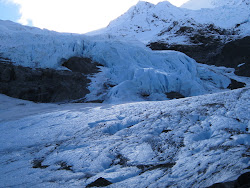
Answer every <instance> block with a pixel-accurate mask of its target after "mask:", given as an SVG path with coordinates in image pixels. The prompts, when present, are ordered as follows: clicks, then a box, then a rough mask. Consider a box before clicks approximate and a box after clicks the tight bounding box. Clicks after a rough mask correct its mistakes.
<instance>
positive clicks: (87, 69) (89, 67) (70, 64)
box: [62, 57, 102, 74]
mask: <svg viewBox="0 0 250 188" xmlns="http://www.w3.org/2000/svg"><path fill="white" fill-rule="evenodd" d="M62 65H63V66H65V67H67V68H68V69H70V70H71V71H72V72H80V73H83V74H93V73H97V72H99V68H98V67H97V66H102V65H100V64H98V63H97V62H93V61H92V60H91V59H89V58H83V57H71V58H69V59H68V60H67V61H65V62H64V63H63V64H62Z"/></svg>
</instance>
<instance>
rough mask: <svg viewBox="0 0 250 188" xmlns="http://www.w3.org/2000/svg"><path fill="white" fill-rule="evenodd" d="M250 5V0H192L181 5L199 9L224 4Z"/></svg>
mask: <svg viewBox="0 0 250 188" xmlns="http://www.w3.org/2000/svg"><path fill="white" fill-rule="evenodd" d="M246 5H250V1H249V0H190V1H188V2H186V3H184V4H183V5H182V6H181V7H182V8H187V9H192V10H198V9H202V8H215V7H222V6H246Z"/></svg>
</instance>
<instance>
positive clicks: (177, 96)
mask: <svg viewBox="0 0 250 188" xmlns="http://www.w3.org/2000/svg"><path fill="white" fill-rule="evenodd" d="M166 95H167V98H169V99H180V98H185V96H183V95H182V94H180V93H178V92H174V91H171V92H169V93H166Z"/></svg>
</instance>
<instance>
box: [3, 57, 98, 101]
mask: <svg viewBox="0 0 250 188" xmlns="http://www.w3.org/2000/svg"><path fill="white" fill-rule="evenodd" d="M75 61H77V65H76V63H75ZM64 66H66V67H67V68H69V69H70V70H71V71H69V70H54V69H49V68H47V69H43V68H33V69H32V68H29V67H22V66H20V65H19V66H15V65H13V63H11V62H9V61H8V60H7V59H5V61H4V63H3V62H2V63H1V60H0V93H2V94H5V95H8V96H11V97H15V98H19V99H25V100H29V101H34V102H70V101H71V102H73V101H79V102H80V101H83V100H84V97H85V96H86V94H88V93H89V90H88V89H87V87H88V85H89V83H90V81H91V80H90V79H89V76H90V75H91V74H93V73H97V72H98V68H97V67H96V66H97V64H94V63H92V61H91V60H90V59H86V58H76V57H75V58H71V59H69V60H68V61H66V62H65V63H64Z"/></svg>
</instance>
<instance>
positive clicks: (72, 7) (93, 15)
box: [0, 0, 188, 33]
mask: <svg viewBox="0 0 250 188" xmlns="http://www.w3.org/2000/svg"><path fill="white" fill-rule="evenodd" d="M160 1H162V0H148V2H151V3H154V4H156V3H158V2H160ZM169 1H170V2H171V3H172V4H174V5H176V6H180V5H181V4H183V3H184V2H186V1H188V0H169ZM137 2H138V0H0V19H3V20H6V19H8V20H12V21H16V22H19V23H22V24H24V25H30V26H35V27H39V28H46V29H50V30H55V31H59V32H72V33H86V32H89V31H93V30H97V29H99V28H103V27H106V26H107V25H108V23H109V22H110V21H111V20H114V19H115V18H117V17H118V16H120V15H121V14H123V13H124V12H126V11H127V10H128V9H129V8H130V7H131V6H133V5H135V4H136V3H137Z"/></svg>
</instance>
